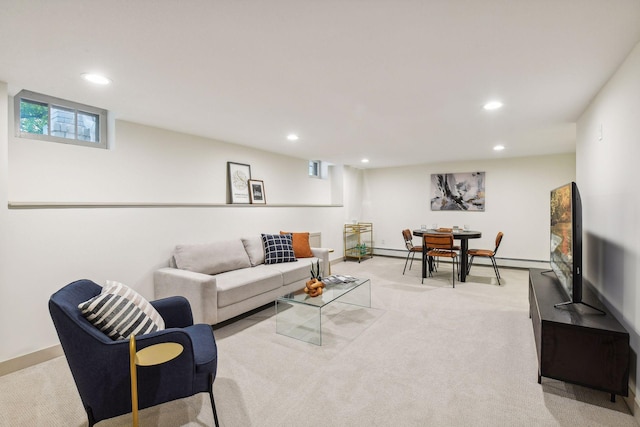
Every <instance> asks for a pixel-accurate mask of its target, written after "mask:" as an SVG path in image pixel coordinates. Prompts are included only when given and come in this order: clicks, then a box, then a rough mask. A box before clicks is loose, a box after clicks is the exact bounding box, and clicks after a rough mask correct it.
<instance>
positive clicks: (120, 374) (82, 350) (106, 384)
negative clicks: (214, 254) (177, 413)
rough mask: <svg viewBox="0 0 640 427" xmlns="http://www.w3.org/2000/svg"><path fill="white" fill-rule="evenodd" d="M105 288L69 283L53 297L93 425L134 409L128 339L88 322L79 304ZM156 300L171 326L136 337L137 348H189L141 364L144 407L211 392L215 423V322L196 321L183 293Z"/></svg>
mask: <svg viewBox="0 0 640 427" xmlns="http://www.w3.org/2000/svg"><path fill="white" fill-rule="evenodd" d="M101 291H102V288H101V287H100V286H99V285H97V284H96V283H94V282H92V281H90V280H78V281H76V282H73V283H70V284H69V285H67V286H65V287H64V288H62V289H60V290H59V291H57V292H56V293H54V294H53V295H52V296H51V299H50V300H49V312H50V313H51V318H52V319H53V323H54V325H55V328H56V331H57V332H58V337H59V338H60V343H61V344H62V348H63V350H64V354H65V356H66V358H67V362H68V363H69V367H70V369H71V373H72V374H73V379H74V381H75V383H76V386H77V388H78V392H79V394H80V398H81V399H82V404H83V406H84V408H85V410H86V412H87V417H88V419H89V426H93V425H94V424H95V423H97V422H99V421H101V420H105V419H107V418H112V417H116V416H118V415H122V414H126V413H128V412H131V383H130V380H131V379H130V373H129V341H128V340H118V341H113V340H111V338H109V337H107V336H106V335H105V334H104V333H102V332H101V331H100V330H99V329H97V328H96V327H94V326H93V325H92V324H91V323H89V322H88V321H87V320H86V319H85V318H84V317H83V316H82V314H81V312H80V309H78V304H80V303H82V302H84V301H87V300H89V299H90V298H92V297H94V296H96V295H98V294H99V293H100V292H101ZM151 304H152V305H153V306H154V307H155V309H156V310H157V311H158V312H159V313H160V315H161V316H162V318H163V319H164V321H165V325H166V329H164V330H162V331H157V332H153V333H151V334H147V335H139V336H136V345H137V349H138V350H140V349H143V348H145V347H148V346H150V345H154V344H158V343H163V342H176V343H179V344H181V345H182V346H183V347H184V351H183V352H182V354H181V355H180V356H178V357H177V358H175V359H174V360H171V361H170V362H167V363H164V364H162V365H157V366H148V367H139V368H138V395H139V407H140V409H142V408H147V407H150V406H154V405H157V404H160V403H164V402H168V401H171V400H175V399H180V398H184V397H188V396H191V395H194V394H196V393H201V392H207V393H209V397H210V399H211V408H212V409H213V418H214V421H215V424H216V426H217V425H218V416H217V413H216V407H215V402H214V399H213V380H214V379H215V376H216V369H217V365H218V355H217V348H216V342H215V338H214V336H213V330H212V329H211V326H210V325H205V324H196V325H194V324H193V316H192V314H191V306H190V305H189V302H188V301H187V300H186V299H185V298H183V297H169V298H164V299H161V300H157V301H151Z"/></svg>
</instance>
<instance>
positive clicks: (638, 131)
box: [576, 44, 640, 396]
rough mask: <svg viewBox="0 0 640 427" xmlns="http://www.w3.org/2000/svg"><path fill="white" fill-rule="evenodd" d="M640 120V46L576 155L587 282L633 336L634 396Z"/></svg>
mask: <svg viewBox="0 0 640 427" xmlns="http://www.w3.org/2000/svg"><path fill="white" fill-rule="evenodd" d="M639 118H640V44H638V45H636V46H635V48H634V49H633V51H632V52H631V53H630V55H629V56H628V58H627V59H626V60H625V62H624V63H623V64H622V65H621V66H620V68H619V69H618V71H617V72H616V73H615V74H614V75H613V76H612V78H611V79H610V80H609V82H608V83H607V84H606V85H605V86H604V87H603V88H602V89H601V91H600V93H599V94H598V95H597V96H596V97H595V99H594V100H593V101H592V103H591V104H590V106H589V107H588V108H587V109H586V110H585V111H584V113H583V114H582V116H581V117H580V119H579V120H578V126H577V132H578V138H577V149H576V162H577V183H578V187H579V189H580V195H581V197H582V206H583V223H584V233H585V236H584V239H585V240H584V254H583V257H584V258H583V259H584V261H583V263H584V274H583V277H584V278H585V279H586V280H588V281H589V282H591V283H592V284H593V285H594V286H595V288H596V289H597V290H598V291H599V292H600V294H601V296H602V299H603V300H604V302H605V303H606V304H607V306H608V307H609V308H610V309H611V310H612V311H613V312H614V314H615V315H616V317H617V318H618V320H620V321H621V322H622V323H623V324H624V325H625V327H626V328H627V330H628V332H629V333H630V336H631V348H632V349H633V352H634V353H635V356H634V357H632V361H633V365H632V367H631V377H632V378H631V380H632V386H633V387H634V390H635V394H636V396H637V395H638V388H637V384H638V378H637V375H638V372H639V371H640V369H638V366H637V354H638V351H640V337H639V332H638V331H640V309H639V308H640V291H639V290H638V289H639V288H640V247H639V244H640V197H639V195H638V190H637V188H636V184H638V183H639V182H640V171H639V170H638V161H639V160H640V120H639ZM600 129H602V139H601V140H600V139H599V135H600Z"/></svg>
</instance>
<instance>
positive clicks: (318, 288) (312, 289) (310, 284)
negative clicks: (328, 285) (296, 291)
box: [304, 279, 324, 297]
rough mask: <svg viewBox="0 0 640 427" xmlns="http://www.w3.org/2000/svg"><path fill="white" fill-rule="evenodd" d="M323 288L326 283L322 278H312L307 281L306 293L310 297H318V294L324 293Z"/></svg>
mask: <svg viewBox="0 0 640 427" xmlns="http://www.w3.org/2000/svg"><path fill="white" fill-rule="evenodd" d="M322 288H324V283H322V281H321V280H318V279H311V280H308V281H307V285H306V286H305V287H304V293H305V294H308V295H309V296H310V297H317V296H318V295H322Z"/></svg>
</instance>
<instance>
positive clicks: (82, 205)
mask: <svg viewBox="0 0 640 427" xmlns="http://www.w3.org/2000/svg"><path fill="white" fill-rule="evenodd" d="M7 207H8V208H9V209H127V208H135V209H138V208H341V207H344V205H341V204H340V205H334V204H326V205H322V204H313V205H312V204H302V203H299V204H296V203H282V204H279V203H278V204H248V203H246V204H245V203H243V204H229V203H159V202H141V203H138V202H11V201H10V202H8V203H7Z"/></svg>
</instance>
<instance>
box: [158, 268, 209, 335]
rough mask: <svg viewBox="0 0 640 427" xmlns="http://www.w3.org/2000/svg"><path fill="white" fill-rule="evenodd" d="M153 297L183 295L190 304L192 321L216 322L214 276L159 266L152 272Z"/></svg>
mask: <svg viewBox="0 0 640 427" xmlns="http://www.w3.org/2000/svg"><path fill="white" fill-rule="evenodd" d="M153 285H154V289H155V298H157V299H159V298H166V297H170V296H174V295H179V296H183V297H185V298H186V299H187V300H188V301H189V304H190V305H191V311H192V313H193V322H194V323H207V324H209V325H213V324H215V323H217V322H218V288H217V284H216V278H215V276H210V275H208V274H202V273H196V272H193V271H188V270H180V269H178V268H170V267H167V268H161V269H160V270H157V271H155V272H154V273H153Z"/></svg>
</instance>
